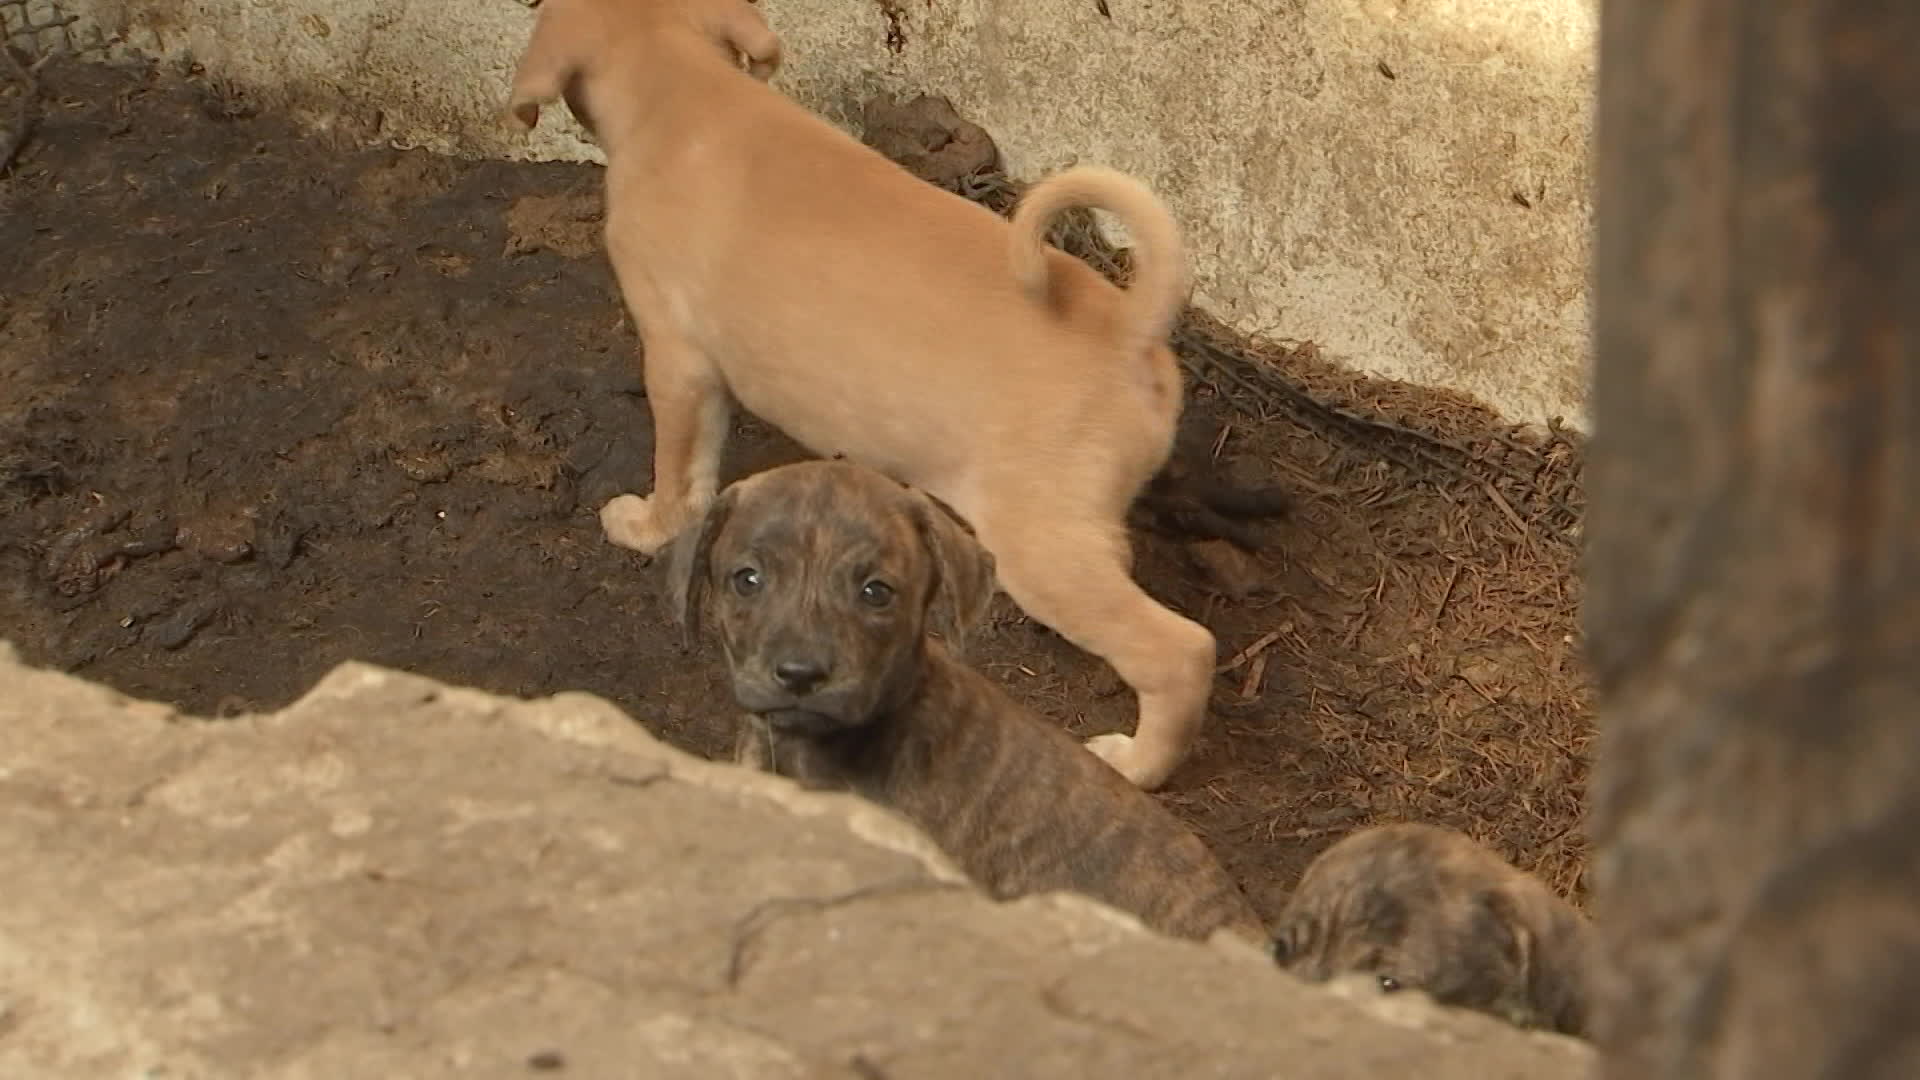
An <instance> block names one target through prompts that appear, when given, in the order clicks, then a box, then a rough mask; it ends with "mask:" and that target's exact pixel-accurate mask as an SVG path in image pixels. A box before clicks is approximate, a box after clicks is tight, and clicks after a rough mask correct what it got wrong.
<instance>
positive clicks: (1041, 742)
mask: <svg viewBox="0 0 1920 1080" xmlns="http://www.w3.org/2000/svg"><path fill="white" fill-rule="evenodd" d="M991 566H992V564H991V560H990V559H989V558H988V557H987V556H986V555H985V553H984V551H983V549H981V548H980V546H979V545H978V544H977V543H975V542H974V541H973V540H972V538H971V537H969V536H968V535H967V533H966V531H965V529H964V528H963V527H962V526H961V525H960V524H959V523H958V522H957V520H956V519H954V518H953V517H952V516H951V515H949V514H946V513H943V512H941V511H940V509H939V508H938V507H937V505H936V504H934V503H933V502H932V501H931V500H929V499H927V498H926V497H925V496H924V495H922V494H920V493H918V492H915V491H912V490H910V489H908V488H905V487H903V486H901V485H900V484H897V483H895V482H893V481H891V480H889V479H887V478H885V477H884V476H882V475H880V474H879V473H877V472H874V471H872V470H870V469H867V468H865V467H863V466H858V465H853V464H850V463H841V462H808V463H805V464H800V465H792V466H787V467H785V468H781V469H774V470H771V471H768V472H765V473H761V474H759V475H757V476H754V477H752V478H749V479H748V480H745V481H742V482H741V483H739V484H736V485H733V486H732V487H730V488H729V489H728V490H727V491H725V492H723V493H722V494H721V496H720V498H719V499H718V500H716V502H715V505H714V508H713V510H712V511H710V512H709V514H708V516H707V518H706V519H705V520H704V521H703V522H702V523H701V525H700V527H698V528H696V529H691V530H689V531H688V533H687V535H686V536H685V537H683V538H682V539H681V541H680V542H679V543H678V544H677V546H676V550H675V556H674V559H673V563H672V570H671V573H672V574H673V588H674V591H675V593H676V594H677V596H678V597H679V600H680V604H681V608H682V613H683V617H684V618H685V619H686V620H687V623H688V625H689V627H690V628H693V629H695V630H697V628H698V626H699V619H700V616H701V614H702V613H703V610H704V613H705V614H707V615H709V616H710V617H711V618H712V619H713V621H714V623H715V624H716V629H717V631H718V634H719V636H720V638H721V640H722V642H723V644H724V645H725V647H726V654H727V657H728V661H729V670H730V673H731V676H732V679H733V688H734V693H735V697H736V699H737V700H738V701H739V703H740V704H741V705H742V707H744V708H746V709H747V710H748V712H749V713H750V714H755V715H750V717H749V718H748V720H747V722H746V725H745V728H744V731H743V735H742V739H741V749H740V754H741V758H742V760H743V761H746V762H748V763H751V764H755V765H758V766H760V767H763V768H771V769H772V770H773V771H776V772H779V773H781V774H783V775H786V776H789V777H792V778H794V779H796V780H799V781H800V782H801V783H803V784H806V785H809V786H814V787H820V788H828V789H835V790H848V791H853V792H856V793H858V794H860V795H862V796H864V797H865V798H868V799H870V800H872V801H874V802H876V803H879V804H880V805H882V806H886V807H889V808H891V809H893V810H895V811H897V812H899V813H900V814H902V815H904V816H905V817H907V818H908V819H910V820H912V821H913V822H914V823H916V824H917V825H918V826H919V827H920V828H921V829H923V830H925V831H926V832H927V833H928V835H929V836H931V837H932V838H933V840H934V841H935V842H936V843H938V844H939V845H940V846H941V847H942V848H943V849H944V850H946V851H947V852H948V853H949V854H950V855H951V856H952V857H953V859H954V860H955V861H956V862H957V863H958V864H959V865H960V867H961V868H962V869H963V870H965V871H966V872H967V873H968V874H969V875H970V876H972V877H973V879H974V880H975V881H977V882H978V883H979V884H980V885H981V887H982V888H984V889H985V890H986V891H987V892H989V893H991V894H992V895H994V896H996V897H999V898H1011V897H1016V896H1022V895H1026V894H1030V893H1037V892H1045V891H1050V890H1070V891H1073V892H1078V893H1082V894H1085V895H1087V896H1091V897H1094V898H1096V899H1099V900H1102V901H1105V902H1106V903H1108V904H1110V905H1112V906H1114V907H1117V908H1120V909H1122V910H1125V911H1129V912H1131V913H1133V914H1134V915H1136V916H1138V917H1139V918H1140V919H1141V921H1142V922H1144V923H1145V924H1146V925H1148V926H1150V927H1153V928H1154V929H1157V930H1160V931H1162V932H1164V933H1168V934H1173V935H1178V936H1182V937H1191V938H1204V937H1206V936H1207V935H1209V934H1210V933H1211V932H1213V931H1214V930H1217V929H1222V928H1225V929H1228V930H1231V931H1233V932H1237V933H1239V934H1242V935H1244V936H1246V937H1248V938H1249V939H1252V940H1256V941H1261V942H1264V941H1266V940H1267V935H1266V932H1265V929H1264V928H1263V926H1262V924H1261V922H1260V919H1259V917H1258V916H1257V915H1256V914H1255V913H1254V911H1253V908H1252V906H1251V905H1250V904H1249V903H1248V901H1247V898H1246V896H1245V894H1243V893H1242V892H1241V890H1240V889H1239V887H1238V886H1237V885H1235V883H1234V882H1233V880H1232V879H1231V878H1229V877H1228V876H1227V873H1226V871H1225V870H1223V869H1222V868H1221V866H1220V864H1219V863H1218V862H1217V861H1216V860H1215V859H1214V857H1213V855H1212V853H1211V852H1209V851H1208V850H1207V847H1206V845H1205V844H1203V843H1202V842H1201V841H1200V839H1199V838H1198V837H1197V836H1195V835H1194V834H1193V833H1192V832H1190V831H1188V830H1187V829H1186V828H1185V827H1184V826H1182V825H1181V824H1180V822H1179V821H1177V820H1176V819H1175V818H1174V817H1173V816H1172V815H1171V814H1170V813H1168V812H1167V811H1166V810H1165V809H1164V808H1162V807H1161V806H1160V804H1159V803H1158V802H1156V801H1155V800H1154V799H1153V798H1152V797H1151V796H1149V795H1147V794H1145V793H1143V792H1142V791H1140V790H1139V789H1138V788H1136V787H1135V786H1134V785H1132V784H1130V783H1128V782H1127V780H1126V779H1125V778H1123V777H1122V776H1121V775H1120V774H1118V773H1116V772H1115V771H1114V770H1113V769H1112V768H1110V767H1108V766H1107V765H1106V764H1105V763H1104V762H1102V761H1101V760H1100V759H1099V758H1097V757H1095V756H1094V755H1093V754H1091V753H1089V752H1088V751H1087V750H1086V749H1085V748H1083V747H1082V746H1081V745H1080V744H1079V743H1078V742H1076V741H1075V740H1074V739H1073V738H1072V737H1070V736H1068V735H1067V734H1066V733H1065V732H1064V731H1062V730H1060V729H1059V728H1057V727H1055V726H1053V725H1052V724H1050V723H1048V722H1047V721H1046V720H1044V719H1043V718H1041V717H1040V716H1038V715H1036V714H1034V713H1033V712H1031V711H1029V710H1028V709H1026V708H1024V707H1022V706H1021V705H1020V704H1018V703H1017V702H1015V701H1014V700H1013V699H1012V698H1011V697H1009V696H1008V695H1007V694H1006V693H1005V692H1004V691H1003V690H1001V688H1000V687H999V686H998V685H996V684H995V683H994V682H993V681H992V680H990V679H989V678H987V677H986V676H985V675H982V674H981V673H979V672H977V671H975V670H973V669H972V668H970V667H968V666H966V665H965V664H964V663H962V662H961V661H960V660H959V659H958V658H957V657H956V655H955V653H954V651H953V649H952V648H951V647H950V643H951V642H953V641H954V640H955V639H956V638H957V636H958V634H959V633H960V632H961V631H962V630H964V629H965V628H966V627H967V626H968V625H970V624H971V623H972V622H973V621H974V620H977V619H978V618H979V617H980V614H981V613H982V611H983V610H984V608H985V605H986V601H987V599H989V598H990V597H991V595H992V573H991ZM743 568H747V569H752V570H754V571H755V572H756V573H757V574H758V575H759V580H760V582H761V583H760V585H759V586H758V588H757V590H756V591H755V592H753V594H752V595H742V594H741V593H740V591H739V590H737V589H736V588H734V587H732V580H733V577H734V575H735V574H736V573H738V572H739V571H740V570H741V569H743ZM872 580H879V581H883V582H885V583H886V584H888V585H890V586H891V587H892V588H893V589H894V590H895V594H896V601H895V603H894V605H893V606H892V607H891V609H889V610H885V611H881V610H878V609H874V608H871V607H865V608H863V607H862V600H861V598H860V596H861V588H862V585H863V584H864V583H865V582H867V581H872ZM934 628H937V629H938V630H939V632H940V633H941V635H942V637H944V638H945V640H944V641H943V640H941V639H938V638H936V637H934V636H933V635H931V634H929V633H928V632H927V631H928V630H929V629H934ZM793 657H805V658H807V659H808V660H810V661H812V662H816V663H819V664H820V665H821V666H824V667H828V668H830V669H831V674H830V675H828V676H827V677H826V678H824V679H823V680H822V681H821V682H820V683H819V685H818V686H817V687H814V688H811V689H810V690H808V691H807V692H805V693H794V692H791V691H789V690H783V689H782V688H781V687H780V686H779V685H778V680H777V679H775V678H774V677H773V676H772V675H771V674H770V673H771V672H772V671H773V670H774V669H775V668H776V667H777V666H778V665H779V664H780V663H781V662H782V661H783V660H789V659H791V658H793ZM796 714H800V715H802V716H803V717H804V719H803V720H802V721H800V722H799V724H800V725H801V726H796V723H795V722H794V721H793V717H794V716H795V715H796ZM783 717H784V718H785V719H783ZM802 727H803V728H804V729H802Z"/></svg>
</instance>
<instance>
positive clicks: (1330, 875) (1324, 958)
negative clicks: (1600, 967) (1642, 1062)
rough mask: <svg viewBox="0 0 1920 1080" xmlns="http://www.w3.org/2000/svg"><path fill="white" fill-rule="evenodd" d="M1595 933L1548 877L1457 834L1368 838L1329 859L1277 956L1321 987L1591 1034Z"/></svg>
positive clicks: (1295, 901)
mask: <svg viewBox="0 0 1920 1080" xmlns="http://www.w3.org/2000/svg"><path fill="white" fill-rule="evenodd" d="M1592 950H1593V931H1592V928H1591V926H1590V924H1589V923H1588V921H1587V919H1586V917H1585V916H1583V915H1581V914H1580V913H1579V912H1577V911H1575V910H1574V909H1573V908H1572V907H1571V906H1570V905H1569V904H1567V903H1566V901H1564V900H1562V899H1560V898H1559V897H1558V896H1556V895H1554V893H1553V892H1552V891H1551V890H1549V889H1548V888H1547V887H1546V885H1544V884H1542V883H1541V882H1540V880H1539V879H1537V878H1535V877H1533V876H1532V875H1530V874H1526V873H1523V872H1521V871H1520V870H1518V869H1516V868H1515V867H1513V866H1512V865H1511V864H1509V863H1508V862H1507V861H1506V860H1505V859H1502V858H1501V857H1500V856H1499V855H1496V854H1495V853H1494V852H1492V851H1490V850H1488V849H1487V848H1485V847H1482V846H1481V845H1479V844H1477V843H1475V842H1474V841H1473V840H1472V839H1471V838H1469V837H1467V836H1466V835H1464V834H1462V833H1458V832H1454V831H1452V830H1450V829H1439V828H1434V827H1432V826H1428V825H1388V826H1382V827H1379V828H1373V829H1365V830H1362V831H1360V832H1357V833H1355V834H1353V835H1351V836H1348V837H1346V838H1345V839H1343V840H1341V841H1340V842H1339V843H1337V844H1335V845H1333V846H1332V847H1331V848H1328V849H1327V850H1326V851H1325V852H1323V853H1321V855H1320V857H1319V858H1318V859H1315V860H1314V862H1313V864H1312V865H1311V866H1309V867H1307V872H1306V874H1305V875H1303V876H1302V877H1301V879H1300V885H1299V887H1298V888H1297V889H1295V890H1294V893H1293V896H1292V897H1291V898H1289V900H1288V902H1287V906H1286V908H1285V910H1284V911H1283V912H1282V913H1281V916H1280V920H1279V925H1278V928H1277V929H1276V931H1275V937H1274V956H1275V959H1277V960H1278V961H1279V962H1280V963H1281V964H1282V965H1283V966H1285V967H1287V968H1288V969H1289V970H1291V971H1293V972H1294V973H1295V974H1297V975H1300V976H1302V977H1303V978H1307V979H1310V980H1315V981H1324V980H1326V979H1329V978H1332V977H1334V976H1336V975H1340V974H1344V973H1348V972H1361V973H1366V974H1371V975H1376V976H1378V977H1379V979H1380V985H1381V987H1382V988H1383V989H1386V990H1397V989H1402V988H1405V989H1417V990H1422V991H1424V992H1426V993H1427V994H1428V995H1430V996H1431V997H1432V998H1433V999H1434V1000H1435V1001H1438V1002H1440V1003H1441V1004H1444V1005H1454V1006H1459V1007H1462V1008H1469V1009H1477V1010H1480V1011H1482V1012H1486V1013H1490V1014H1492V1015H1495V1016H1498V1017H1501V1018H1502V1019H1505V1020H1507V1021H1509V1022H1511V1023H1514V1024H1518V1025H1520V1026H1521V1027H1535V1028H1546V1029H1549V1030H1554V1031H1559V1032H1562V1033H1564V1034H1568V1035H1581V1036H1584V1035H1586V1034H1587V1012H1588V1000H1589V997H1590V995H1591V989H1590V986H1589V981H1588V980H1589V979H1590V977H1591V971H1592V967H1593V964H1594V962H1595V961H1594V957H1593V953H1592Z"/></svg>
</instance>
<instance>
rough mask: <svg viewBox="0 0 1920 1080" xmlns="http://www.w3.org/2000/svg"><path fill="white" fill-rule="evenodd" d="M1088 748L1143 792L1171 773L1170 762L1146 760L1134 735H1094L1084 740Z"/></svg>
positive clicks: (1158, 783)
mask: <svg viewBox="0 0 1920 1080" xmlns="http://www.w3.org/2000/svg"><path fill="white" fill-rule="evenodd" d="M1086 745H1087V749H1088V750H1089V751H1092V753H1093V755H1094V756H1095V757H1097V758H1099V759H1100V760H1101V761H1104V762H1106V763H1107V764H1108V765H1110V766H1112V767H1113V771H1115V772H1117V773H1119V774H1120V775H1121V776H1124V777H1126V778H1127V781H1128V782H1129V783H1131V784H1132V785H1133V786H1134V787H1137V788H1139V789H1141V790H1142V791H1152V790H1153V789H1154V788H1157V787H1159V786H1160V785H1161V784H1164V783H1166V782H1167V777H1168V776H1169V775H1170V774H1171V773H1172V772H1173V767H1172V765H1170V764H1168V763H1166V762H1160V761H1151V760H1147V758H1146V755H1144V754H1142V753H1141V752H1140V748H1139V747H1138V746H1137V745H1135V743H1134V741H1133V736H1131V735H1121V734H1118V733H1115V734H1111V735H1095V736H1094V737H1093V738H1091V739H1088V740H1087V743H1086Z"/></svg>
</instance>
